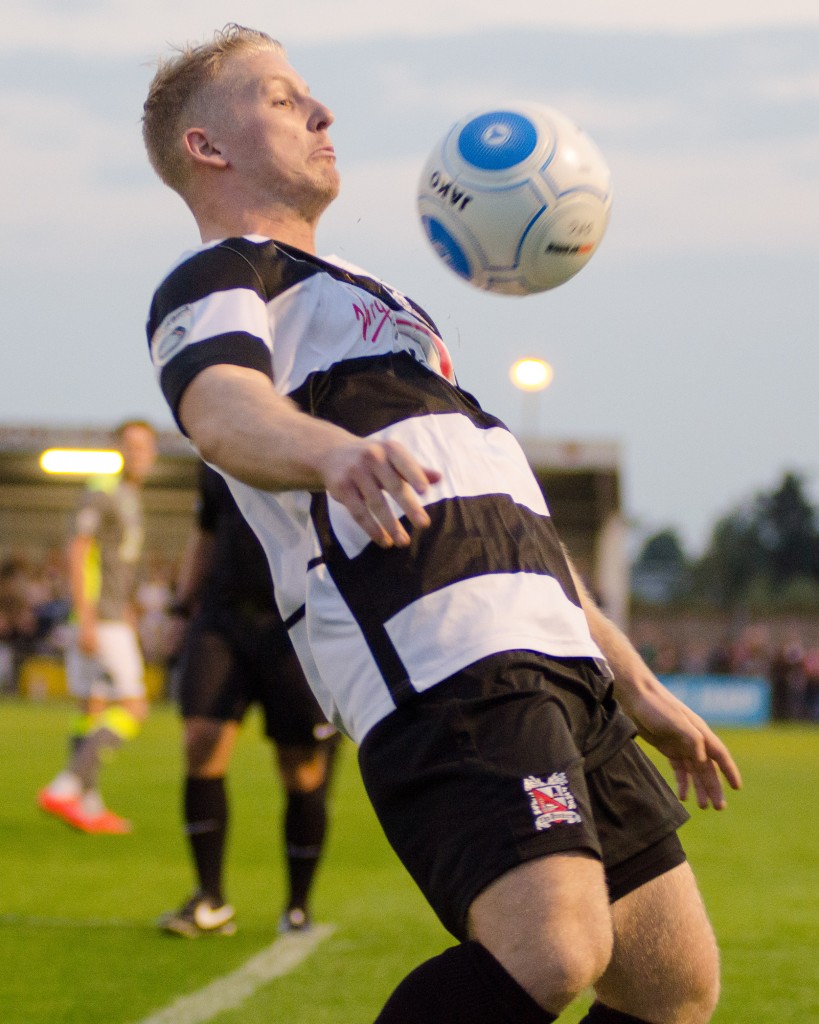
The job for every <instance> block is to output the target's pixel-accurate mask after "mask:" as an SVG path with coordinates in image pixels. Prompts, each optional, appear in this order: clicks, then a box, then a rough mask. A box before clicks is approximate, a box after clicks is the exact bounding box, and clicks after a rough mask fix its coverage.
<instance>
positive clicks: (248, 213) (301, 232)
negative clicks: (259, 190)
mask: <svg viewBox="0 0 819 1024" xmlns="http://www.w3.org/2000/svg"><path fill="white" fill-rule="evenodd" d="M196 223H197V225H198V227H199V232H200V234H201V236H202V241H203V242H214V241H217V240H218V239H220V238H236V237H239V236H240V235H262V236H264V237H266V238H274V239H276V241H278V242H284V243H286V244H287V245H292V246H294V247H295V248H297V249H302V250H303V251H304V252H309V253H313V254H315V251H316V225H315V223H314V222H311V221H309V220H306V219H305V218H303V217H301V216H298V215H296V214H294V213H293V211H291V210H280V209H272V210H271V209H267V210H254V209H240V210H235V211H233V212H231V211H229V210H226V209H224V208H220V209H216V210H211V211H199V212H198V213H197V215H196Z"/></svg>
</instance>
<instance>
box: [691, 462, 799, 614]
mask: <svg viewBox="0 0 819 1024" xmlns="http://www.w3.org/2000/svg"><path fill="white" fill-rule="evenodd" d="M692 579H693V588H692V593H693V594H694V595H696V596H698V597H699V598H704V599H706V600H708V601H711V602H713V603H715V604H717V605H718V606H719V607H721V608H726V609H733V608H737V607H739V606H742V605H749V604H753V605H754V606H756V607H759V606H760V605H761V604H764V605H767V606H770V607H780V606H782V607H784V606H789V607H790V606H794V604H798V605H800V606H804V607H809V606H810V607H819V529H818V528H817V512H816V509H815V508H814V507H813V506H812V504H811V502H810V501H809V500H808V498H807V496H806V495H805V490H804V482H803V480H802V478H801V477H800V476H799V475H798V474H796V473H785V474H784V476H783V478H782V481H781V483H780V484H779V485H778V486H777V487H776V488H775V489H774V490H772V491H770V492H760V493H759V494H758V495H757V496H756V498H755V499H754V500H753V501H752V502H750V503H747V504H745V505H741V506H739V507H738V508H736V509H734V511H733V512H731V513H730V514H729V515H727V516H725V517H724V518H722V519H720V520H719V521H718V522H717V524H716V526H715V527H714V530H713V533H712V534H711V539H710V542H709V545H708V548H707V549H706V551H705V554H704V555H703V556H702V558H700V559H699V560H698V561H697V563H696V564H695V566H694V568H693V575H692Z"/></svg>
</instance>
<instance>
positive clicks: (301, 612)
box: [284, 605, 307, 629]
mask: <svg viewBox="0 0 819 1024" xmlns="http://www.w3.org/2000/svg"><path fill="white" fill-rule="evenodd" d="M306 614H307V608H306V607H305V606H304V605H300V606H299V607H298V608H297V609H296V610H295V611H294V612H293V613H292V614H291V615H288V616H287V618H286V619H285V620H284V628H285V629H292V628H293V627H294V626H295V625H296V623H297V622H301V620H302V619H303V618H304V616H305V615H306Z"/></svg>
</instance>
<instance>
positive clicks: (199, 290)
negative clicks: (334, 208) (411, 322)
mask: <svg viewBox="0 0 819 1024" xmlns="http://www.w3.org/2000/svg"><path fill="white" fill-rule="evenodd" d="M226 253H231V254H233V255H234V256H235V257H236V258H235V259H226V258H225V254H226ZM320 273H325V274H328V275H329V276H330V277H333V278H335V279H336V280H337V281H347V282H348V283H349V284H353V285H355V286H356V287H358V288H362V289H363V290H364V291H367V292H369V293H370V294H371V295H375V296H377V297H378V298H379V299H380V300H381V301H382V302H383V303H384V305H386V306H388V307H389V308H390V309H396V310H397V309H407V308H408V309H410V310H412V311H413V312H414V313H415V314H416V315H417V316H418V317H419V318H420V319H421V320H423V321H424V323H426V324H427V325H428V326H429V327H430V328H431V329H432V330H434V331H435V333H436V334H438V333H439V332H438V329H437V328H436V326H435V324H434V323H433V321H432V318H431V317H430V316H429V315H428V314H427V313H426V312H425V311H424V310H423V309H422V308H421V307H420V306H418V305H417V304H416V303H414V302H413V301H412V300H411V299H408V298H406V296H402V298H403V299H404V302H401V301H399V299H398V298H397V297H396V293H394V292H392V291H391V290H390V289H388V288H386V287H385V286H384V285H382V284H381V283H380V282H378V281H375V280H373V279H372V278H370V277H367V276H366V275H363V274H354V273H351V272H350V271H348V270H343V269H342V268H341V267H337V266H336V265H335V264H334V263H327V262H326V261H325V260H322V259H320V258H319V257H318V256H313V255H312V254H311V253H306V252H303V251H302V250H301V249H296V248H295V247H294V246H291V245H284V244H283V243H282V242H275V241H271V240H269V239H266V240H265V241H262V242H255V241H252V240H250V239H248V238H228V239H226V240H225V241H223V242H220V243H219V244H218V245H214V246H212V247H211V248H209V249H204V250H202V251H201V252H198V253H195V254H194V255H193V256H191V257H190V259H188V260H185V262H184V263H181V264H180V265H179V266H178V267H175V268H174V269H173V270H172V271H171V273H170V274H169V275H168V276H167V277H166V278H165V280H164V281H163V282H162V284H161V285H160V286H159V288H158V289H157V291H156V293H155V295H154V299H153V302H152V304H151V312H150V316H149V319H148V339H149V340H150V339H151V337H152V336H153V334H154V331H156V329H157V328H158V327H159V325H160V324H161V323H162V321H163V320H164V319H165V317H166V316H167V315H168V314H169V313H172V312H173V311H174V310H175V309H179V308H180V307H181V306H185V305H188V304H190V303H192V302H198V301H199V300H200V299H204V298H207V296H208V295H212V294H213V293H214V292H219V291H228V290H229V289H231V288H249V289H251V290H253V291H255V292H256V293H257V294H258V295H259V297H260V298H261V299H262V300H263V301H264V302H270V300H271V299H274V298H275V297H276V296H277V295H281V294H282V292H285V291H287V289H288V288H292V287H293V286H294V285H296V284H298V283H299V282H300V281H305V280H307V279H308V278H310V277H312V276H313V275H314V274H320Z"/></svg>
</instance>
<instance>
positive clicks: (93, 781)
mask: <svg viewBox="0 0 819 1024" xmlns="http://www.w3.org/2000/svg"><path fill="white" fill-rule="evenodd" d="M123 742H124V740H123V738H122V736H120V735H119V734H118V733H116V732H114V731H113V730H112V729H109V728H108V727H107V726H104V725H103V726H100V727H99V728H97V729H94V731H93V732H90V733H88V735H87V736H86V737H85V738H84V739H82V740H81V741H80V742H79V743H78V744H77V746H76V747H75V749H74V755H73V757H72V758H71V763H70V764H69V766H68V770H69V771H70V772H72V773H73V774H74V775H76V776H77V777H78V778H79V779H80V781H81V782H82V788H83V789H84V790H89V789H96V788H97V780H98V779H99V774H100V762H101V760H102V758H103V757H105V755H106V754H108V755H110V754H113V752H114V751H115V750H118V749H119V747H121V746H122V744H123Z"/></svg>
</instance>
